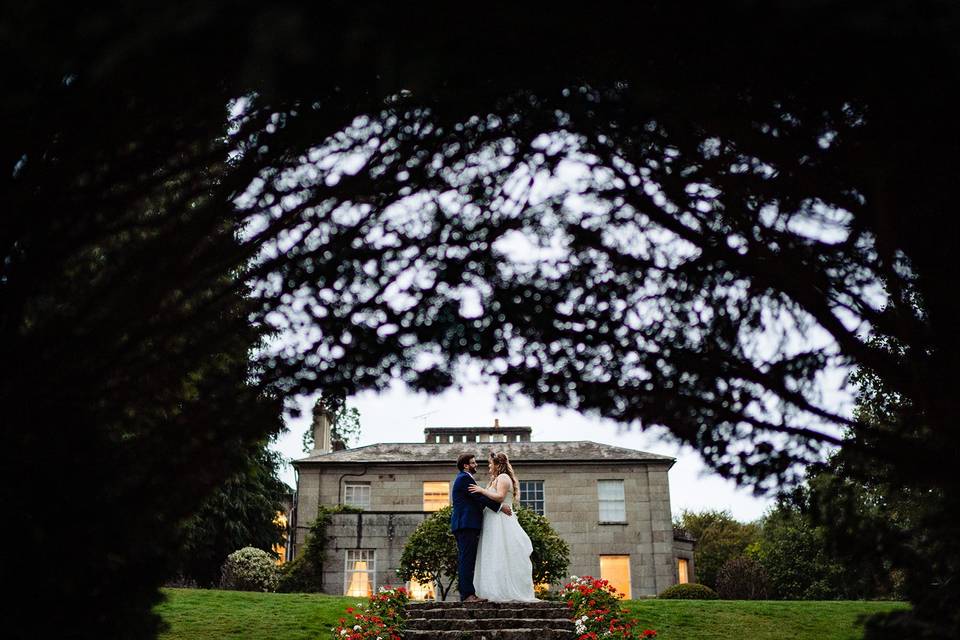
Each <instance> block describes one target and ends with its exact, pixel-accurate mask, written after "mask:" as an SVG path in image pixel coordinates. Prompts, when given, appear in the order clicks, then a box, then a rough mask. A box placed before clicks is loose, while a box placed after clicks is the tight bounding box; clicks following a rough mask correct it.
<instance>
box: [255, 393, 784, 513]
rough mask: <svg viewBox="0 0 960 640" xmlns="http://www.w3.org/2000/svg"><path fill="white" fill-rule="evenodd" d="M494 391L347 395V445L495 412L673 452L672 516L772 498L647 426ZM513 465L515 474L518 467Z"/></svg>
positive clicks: (548, 435)
mask: <svg viewBox="0 0 960 640" xmlns="http://www.w3.org/2000/svg"><path fill="white" fill-rule="evenodd" d="M494 396H495V391H494V388H493V387H492V386H489V385H481V384H478V383H472V384H469V385H465V387H464V390H463V391H456V390H450V391H448V392H446V393H444V394H441V395H439V396H428V395H426V394H416V393H411V392H410V391H408V390H406V389H405V388H404V387H403V386H402V385H400V384H397V385H396V386H395V387H394V388H392V389H391V390H390V391H388V392H386V393H383V394H379V395H378V394H375V393H364V394H361V395H359V396H355V397H353V398H351V399H350V401H349V404H350V405H352V406H355V407H357V408H358V409H359V410H360V422H361V426H362V428H363V432H362V434H361V437H360V440H359V442H357V443H355V445H354V446H362V445H367V444H374V443H377V442H423V428H424V426H432V427H440V426H481V425H492V424H493V420H494V418H499V419H500V424H501V425H503V426H529V427H533V439H534V440H541V441H544V440H592V441H594V442H602V443H606V444H611V445H616V446H619V447H627V448H630V449H639V450H641V451H649V452H651V453H659V454H662V455H668V456H672V457H674V458H676V459H677V462H676V464H674V466H673V468H672V469H671V470H670V502H671V506H672V508H673V514H674V516H677V515H679V513H680V512H681V511H682V510H683V509H691V510H702V509H708V508H710V509H729V510H730V512H731V513H732V514H733V516H734V517H736V518H737V519H738V520H742V521H748V520H754V519H756V518H759V517H760V516H761V515H762V514H763V512H764V511H765V510H766V509H767V507H769V506H770V505H771V504H772V500H769V499H765V498H755V497H753V495H752V494H751V493H750V492H749V491H747V490H743V489H739V488H737V487H736V485H735V484H734V483H732V482H730V481H727V480H724V479H722V478H720V477H719V476H718V475H716V474H714V473H710V472H709V471H708V470H707V469H706V467H705V466H704V465H703V463H702V461H701V459H700V456H699V454H697V453H696V452H694V451H692V450H690V449H682V448H678V447H677V446H676V445H674V444H671V443H669V442H668V441H666V440H663V439H661V438H659V437H658V436H657V434H655V433H650V432H638V431H636V430H633V431H624V430H618V426H617V424H616V423H614V422H611V421H607V420H598V419H592V418H587V417H584V416H583V415H581V414H579V413H577V412H575V411H568V410H564V411H561V412H558V411H557V410H556V409H553V408H540V409H535V408H532V407H531V406H530V403H529V402H527V401H525V400H521V401H518V402H515V403H513V406H510V407H500V408H497V407H496V406H495V399H494ZM301 407H302V408H303V409H304V414H303V415H302V416H301V417H300V418H299V419H297V420H291V421H289V422H288V427H289V432H288V433H286V434H284V436H283V437H281V438H280V439H279V441H278V442H277V443H276V446H275V447H274V448H276V449H277V450H278V451H280V452H282V453H283V455H285V456H286V457H287V458H288V459H289V458H293V459H296V458H303V457H305V455H304V453H303V449H302V446H301V439H302V438H303V433H304V431H305V430H306V429H307V428H308V427H309V424H310V411H309V408H310V402H309V399H304V400H303V401H302V402H301ZM423 414H428V415H425V416H424V415H423ZM417 416H422V417H417ZM455 466H456V465H455V464H454V463H453V462H451V476H452V475H453V474H454V473H455V471H456V469H455ZM515 470H516V472H517V475H518V476H519V477H521V478H522V477H523V468H522V466H517V467H516V469H515ZM283 479H284V480H285V481H286V482H287V484H289V485H290V486H293V485H294V473H293V469H292V467H290V468H287V469H286V470H285V472H284V474H283Z"/></svg>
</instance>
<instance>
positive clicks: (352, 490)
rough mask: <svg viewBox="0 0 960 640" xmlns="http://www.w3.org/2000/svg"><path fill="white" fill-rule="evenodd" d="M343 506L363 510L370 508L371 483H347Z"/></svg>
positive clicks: (344, 485) (344, 489)
mask: <svg viewBox="0 0 960 640" xmlns="http://www.w3.org/2000/svg"><path fill="white" fill-rule="evenodd" d="M343 504H346V505H350V506H351V507H360V508H361V509H369V508H370V483H369V482H345V483H343Z"/></svg>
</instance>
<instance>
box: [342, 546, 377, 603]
mask: <svg viewBox="0 0 960 640" xmlns="http://www.w3.org/2000/svg"><path fill="white" fill-rule="evenodd" d="M346 554H347V558H346V564H345V565H344V572H343V594H344V595H347V596H355V597H358V598H369V597H370V596H372V595H373V590H374V588H375V587H376V584H374V583H375V581H376V569H377V561H376V559H377V554H376V551H374V550H373V549H347V550H346Z"/></svg>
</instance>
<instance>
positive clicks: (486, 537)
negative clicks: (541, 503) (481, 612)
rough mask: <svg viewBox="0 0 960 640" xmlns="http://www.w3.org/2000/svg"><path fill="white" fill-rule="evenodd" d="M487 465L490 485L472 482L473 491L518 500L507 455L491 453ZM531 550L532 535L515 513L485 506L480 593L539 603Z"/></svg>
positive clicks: (476, 581)
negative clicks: (473, 483)
mask: <svg viewBox="0 0 960 640" xmlns="http://www.w3.org/2000/svg"><path fill="white" fill-rule="evenodd" d="M488 468H489V470H490V484H489V485H488V487H487V488H486V489H481V488H480V487H479V486H477V485H470V487H469V488H468V490H469V491H470V493H482V494H483V495H485V496H487V497H488V498H490V499H491V500H496V501H497V502H501V503H502V502H503V501H504V500H505V499H506V497H507V496H508V495H509V496H510V497H511V502H519V494H520V489H519V487H518V486H517V476H516V474H515V473H514V472H513V467H512V466H510V460H509V459H508V458H507V454H505V453H502V452H501V453H491V454H490V460H489V467H488ZM532 552H533V544H531V542H530V537H529V536H528V535H527V532H526V531H524V530H523V528H522V527H521V526H520V522H519V521H518V520H517V516H516V514H515V513H514V514H513V515H509V516H508V515H506V514H504V513H501V512H499V511H498V512H494V511H491V510H490V509H484V510H483V529H482V530H481V533H480V546H479V547H478V548H477V564H476V568H475V569H474V574H473V584H474V587H475V588H476V591H477V596H479V597H481V598H485V599H487V600H493V601H498V602H505V601H510V600H520V601H524V602H536V601H537V598H536V597H534V595H533V564H532V563H531V562H530V554H531V553H532Z"/></svg>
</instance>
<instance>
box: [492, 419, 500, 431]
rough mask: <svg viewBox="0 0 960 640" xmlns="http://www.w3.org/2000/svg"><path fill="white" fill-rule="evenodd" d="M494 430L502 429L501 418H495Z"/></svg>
mask: <svg viewBox="0 0 960 640" xmlns="http://www.w3.org/2000/svg"><path fill="white" fill-rule="evenodd" d="M493 428H494V429H499V428H500V418H494V419H493Z"/></svg>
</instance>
